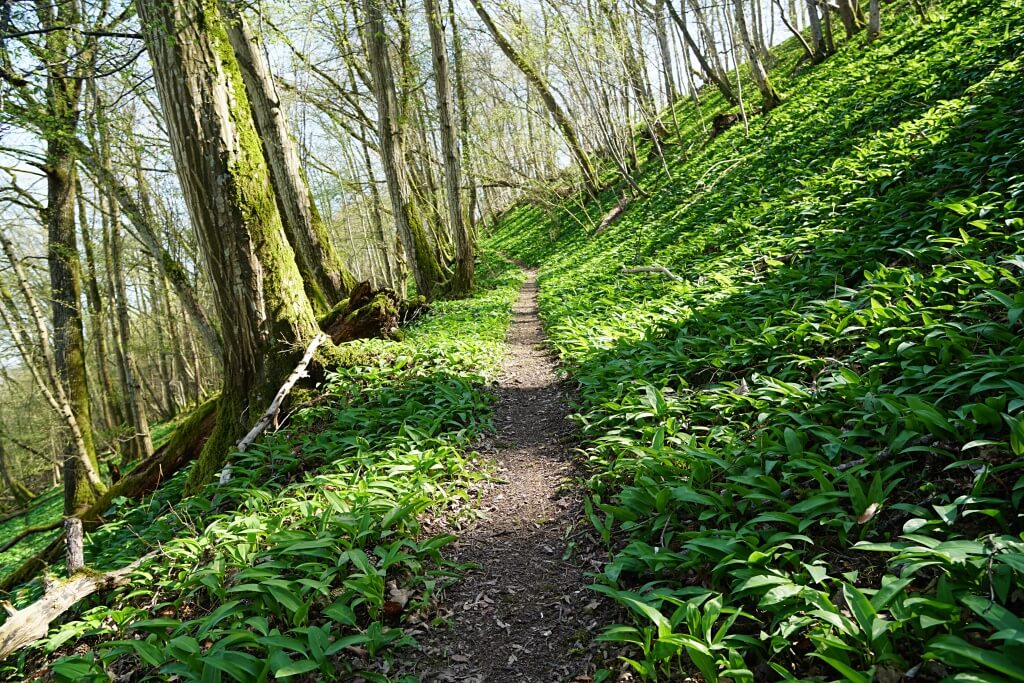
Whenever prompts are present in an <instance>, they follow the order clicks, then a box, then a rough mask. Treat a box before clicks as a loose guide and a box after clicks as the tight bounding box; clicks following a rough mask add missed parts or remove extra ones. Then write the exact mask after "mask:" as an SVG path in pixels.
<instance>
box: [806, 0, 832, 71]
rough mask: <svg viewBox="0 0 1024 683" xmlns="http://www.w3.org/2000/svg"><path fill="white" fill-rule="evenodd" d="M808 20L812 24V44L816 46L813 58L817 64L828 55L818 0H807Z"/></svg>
mask: <svg viewBox="0 0 1024 683" xmlns="http://www.w3.org/2000/svg"><path fill="white" fill-rule="evenodd" d="M807 20H808V23H809V24H810V26H811V44H812V45H813V46H814V48H813V56H812V59H813V61H814V63H815V64H817V63H819V62H821V61H822V60H823V59H825V57H826V56H827V55H828V47H827V46H826V45H825V35H824V34H823V33H822V31H821V15H820V14H819V13H818V3H817V0H807Z"/></svg>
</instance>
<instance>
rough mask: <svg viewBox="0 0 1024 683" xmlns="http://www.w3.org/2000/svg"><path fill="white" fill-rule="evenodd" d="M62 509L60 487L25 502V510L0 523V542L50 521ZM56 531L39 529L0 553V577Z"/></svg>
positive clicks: (37, 550)
mask: <svg viewBox="0 0 1024 683" xmlns="http://www.w3.org/2000/svg"><path fill="white" fill-rule="evenodd" d="M63 512H64V492H63V490H62V489H61V488H60V487H55V488H52V489H50V490H49V491H44V492H43V493H41V494H39V495H38V496H36V497H35V498H33V499H32V501H31V502H30V503H29V507H28V512H26V513H25V514H24V515H22V516H20V517H14V518H12V519H9V520H7V521H6V522H4V523H3V524H0V543H5V542H7V541H9V540H11V539H13V538H14V537H15V536H17V535H18V534H19V533H21V532H22V531H24V530H25V529H30V528H32V527H37V526H43V525H46V524H50V523H52V522H54V521H56V520H58V519H60V518H61V515H62V514H63ZM59 533H60V532H59V531H49V532H40V533H36V534H32V535H30V536H27V537H25V538H24V539H23V540H22V541H20V542H19V543H16V544H15V545H14V546H12V547H11V548H9V549H8V550H7V551H6V552H2V553H0V576H3V575H4V574H6V573H7V572H8V571H13V570H14V569H15V568H17V567H18V565H20V564H21V563H22V562H23V561H24V560H26V559H28V558H29V557H31V556H32V555H35V554H36V553H38V552H39V551H40V550H42V549H43V548H44V547H46V546H47V545H48V544H49V543H50V541H52V540H53V538H54V537H55V536H56V535H57V534H59Z"/></svg>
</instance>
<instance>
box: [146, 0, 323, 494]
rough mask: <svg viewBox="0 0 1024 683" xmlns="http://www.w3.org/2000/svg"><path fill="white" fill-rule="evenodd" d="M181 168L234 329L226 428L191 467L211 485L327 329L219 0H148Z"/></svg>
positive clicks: (221, 310)
mask: <svg viewBox="0 0 1024 683" xmlns="http://www.w3.org/2000/svg"><path fill="white" fill-rule="evenodd" d="M136 7H137V9H138V12H139V15H140V19H141V23H142V27H143V32H144V37H145V41H146V46H147V48H148V50H149V56H150V59H151V60H152V62H153V73H154V79H155V81H156V87H157V92H158V94H159V96H160V103H161V107H162V109H163V113H164V117H165V119H166V122H167V129H168V133H169V137H170V142H171V151H172V152H173V155H174V160H175V164H176V166H177V169H178V175H179V178H180V180H181V186H182V190H183V193H184V196H185V202H186V205H187V206H188V208H189V214H190V215H191V218H192V223H193V225H194V226H195V230H196V234H197V236H198V238H199V245H200V248H201V250H202V254H203V256H204V260H205V263H206V271H207V276H208V277H209V279H210V282H211V286H212V290H213V300H214V305H215V307H216V310H217V312H218V315H219V317H220V320H221V323H222V333H223V338H224V358H223V360H224V383H223V389H222V391H221V396H220V399H219V401H218V405H217V426H216V428H215V430H214V432H213V434H212V435H211V437H210V438H209V440H208V441H207V442H206V445H205V446H204V447H203V451H202V454H201V455H200V457H199V461H198V462H197V463H196V465H195V467H194V468H193V469H192V472H191V473H190V476H189V481H188V484H187V486H186V492H187V493H195V492H196V491H198V490H199V489H201V488H202V487H204V486H205V485H206V484H208V483H210V482H211V481H212V480H213V478H214V476H215V474H216V473H217V472H218V471H219V470H220V467H221V465H222V464H223V462H224V459H225V457H226V456H227V453H228V450H229V449H230V448H231V447H232V446H233V445H234V444H235V443H236V442H237V441H238V439H239V438H241V436H242V435H244V434H245V433H246V431H247V430H248V424H247V421H248V419H250V418H248V417H247V416H248V415H249V414H250V413H251V412H252V411H250V410H249V405H250V404H252V405H254V406H260V407H262V406H264V405H267V404H268V403H269V402H270V399H271V397H272V396H273V395H274V394H275V393H276V390H277V388H278V386H279V385H280V383H281V380H282V379H283V378H284V376H285V375H287V373H288V372H289V370H290V369H291V367H292V366H293V365H294V362H293V361H294V359H296V358H298V356H299V355H301V350H302V349H303V348H304V347H305V345H306V344H307V343H308V341H309V340H310V339H312V338H313V336H314V335H316V334H317V333H318V332H319V330H318V329H317V326H316V321H315V319H314V316H313V309H312V306H311V304H310V302H309V299H308V298H307V296H306V294H305V290H304V288H303V284H302V277H301V275H300V273H299V268H298V266H297V265H296V262H295V255H294V253H293V252H292V250H291V248H290V247H289V246H288V241H287V238H286V236H285V234H284V228H283V227H282V222H281V216H280V214H279V213H278V209H277V205H276V203H275V198H274V196H273V192H272V191H271V189H270V187H271V186H270V172H269V170H268V168H267V164H266V161H265V159H264V157H263V151H262V149H261V144H260V140H259V136H258V135H257V132H256V127H255V124H254V123H253V120H252V114H251V112H250V110H249V105H248V102H247V100H246V95H245V87H244V83H243V81H242V76H241V73H240V69H239V66H238V63H237V61H236V59H235V57H234V54H233V52H232V49H231V45H230V43H229V41H228V37H227V32H226V29H225V27H224V24H223V21H222V19H221V17H220V16H219V14H218V12H217V10H216V7H211V6H210V4H209V3H208V2H205V1H204V0H138V2H136Z"/></svg>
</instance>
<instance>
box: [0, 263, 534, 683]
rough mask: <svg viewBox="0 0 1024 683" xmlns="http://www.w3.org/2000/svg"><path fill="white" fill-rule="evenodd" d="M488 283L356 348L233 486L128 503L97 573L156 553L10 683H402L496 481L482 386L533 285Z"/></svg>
mask: <svg viewBox="0 0 1024 683" xmlns="http://www.w3.org/2000/svg"><path fill="white" fill-rule="evenodd" d="M478 277H479V278H480V280H481V287H480V292H479V293H478V295H477V296H475V297H474V298H472V299H470V300H465V301H458V302H443V303H439V304H437V305H436V306H434V308H433V310H432V312H431V313H430V314H428V315H427V316H425V317H424V318H423V319H421V320H420V321H418V322H417V323H416V324H414V325H413V326H412V327H411V328H410V329H409V330H408V332H407V335H406V337H405V339H404V340H402V341H388V342H385V341H379V340H377V341H366V342H358V343H353V344H348V345H345V347H344V355H345V356H346V357H347V359H348V360H347V362H346V363H344V364H343V367H340V368H338V369H337V371H336V372H333V373H331V374H330V375H329V376H328V378H327V380H326V381H325V383H324V386H323V387H322V390H323V391H322V394H321V393H320V392H317V393H315V394H314V393H312V392H310V395H309V396H308V397H306V401H305V404H304V405H302V407H300V408H299V409H298V410H295V411H294V412H292V413H291V414H290V415H289V416H288V417H287V424H286V426H285V427H284V428H283V429H282V430H280V431H279V432H277V433H276V434H274V435H272V436H269V437H267V438H265V439H263V440H262V441H260V442H259V443H258V444H257V445H255V446H253V447H252V448H250V449H249V450H248V451H246V452H245V453H244V454H235V455H234V456H233V458H232V463H233V472H234V476H233V478H232V479H231V480H230V482H228V483H227V484H226V485H224V486H220V487H217V486H211V487H210V488H209V489H208V490H207V491H206V492H205V493H204V494H203V495H199V496H194V497H191V498H188V499H185V500H182V499H181V488H182V486H183V483H184V480H185V477H187V473H182V474H180V475H179V476H177V477H176V478H175V479H174V480H172V481H169V482H168V483H167V484H165V485H164V486H162V487H161V488H160V489H159V491H158V492H157V493H156V494H155V495H154V496H153V497H152V498H151V499H149V500H147V501H146V502H145V503H143V504H141V505H139V504H135V503H132V502H130V501H127V500H125V501H118V505H117V506H115V507H116V508H117V509H115V510H113V511H112V512H111V515H112V516H113V517H114V518H115V519H114V521H113V522H111V523H110V524H107V525H106V526H105V527H103V528H102V529H100V530H99V531H97V532H95V533H93V534H91V536H90V537H89V538H88V539H87V540H88V544H87V549H86V561H87V563H88V564H89V566H90V567H91V568H94V569H97V570H104V569H107V568H113V567H120V566H124V565H125V564H127V563H129V562H130V561H131V560H133V559H134V558H136V557H139V556H140V555H143V554H145V553H146V552H148V551H150V550H152V549H154V548H156V549H159V555H158V559H156V560H154V561H153V562H150V563H147V564H146V565H144V566H143V567H142V568H141V570H140V571H139V572H138V574H137V577H136V579H135V580H134V581H133V583H132V585H131V586H129V587H127V588H125V589H121V590H119V591H118V592H117V593H115V594H113V595H107V596H104V597H103V598H102V604H92V605H85V606H83V607H82V609H81V610H80V612H79V613H78V614H77V615H76V618H74V619H70V620H66V621H65V622H64V623H62V624H60V625H59V626H55V627H54V628H52V629H51V632H50V635H49V637H48V638H47V640H45V641H43V642H42V643H41V644H40V645H39V646H38V647H36V648H34V649H30V650H27V651H23V652H22V653H20V654H19V655H16V656H13V657H11V658H9V659H8V661H6V662H5V663H3V664H0V678H2V677H10V678H18V677H20V676H25V675H26V674H27V675H29V676H36V675H41V673H42V669H43V668H45V667H50V668H51V669H52V672H53V675H54V677H55V679H56V680H58V681H106V680H109V677H110V676H129V675H130V677H132V680H139V679H145V678H160V679H162V678H168V677H179V678H180V679H182V680H202V681H219V680H239V681H256V680H267V679H270V678H277V679H283V680H288V679H293V680H299V679H301V680H311V679H316V680H335V679H343V680H354V679H358V678H362V679H363V680H368V681H383V680H388V676H387V671H388V670H389V668H390V661H391V657H392V656H393V653H394V651H395V650H396V649H397V648H399V647H401V646H402V645H405V644H408V643H409V642H410V639H409V637H408V636H407V635H406V634H405V633H404V632H403V630H402V628H401V625H402V623H403V622H404V621H405V620H406V619H407V618H413V619H415V618H418V615H417V612H418V610H419V607H420V606H421V605H424V604H427V603H428V602H429V601H430V597H431V595H432V594H433V591H434V589H435V586H437V584H438V582H443V581H447V580H448V577H450V576H451V575H452V572H453V569H454V568H453V567H451V566H450V565H449V564H447V563H446V562H445V561H444V560H443V559H442V558H441V554H440V550H441V549H442V548H443V547H444V546H445V545H446V544H447V543H448V542H450V541H451V540H452V537H451V536H449V535H444V534H439V533H437V531H436V530H434V529H435V528H440V527H441V526H443V525H442V524H436V526H434V525H432V522H433V521H435V520H436V521H440V520H444V519H450V518H452V517H453V516H456V515H458V514H460V512H461V511H463V509H464V508H465V506H466V504H467V502H469V501H470V500H471V499H472V496H473V487H474V484H475V482H477V481H479V480H480V478H481V477H483V476H484V474H485V473H484V472H483V471H482V468H481V464H480V463H479V462H478V461H477V460H476V459H475V458H474V454H473V453H472V452H471V451H470V450H469V449H470V447H471V442H472V440H473V439H474V437H475V436H476V435H477V434H479V433H480V432H481V431H482V430H484V429H486V428H488V426H489V424H490V402H491V397H490V396H489V395H488V393H487V391H486V386H485V385H486V382H487V381H488V380H489V379H490V378H492V377H493V376H494V374H495V373H496V372H497V370H498V366H499V361H500V359H501V345H502V342H503V340H504V336H505V333H506V331H507V329H508V324H509V317H510V308H511V304H512V302H513V301H514V299H515V297H516V293H517V290H518V286H519V284H520V282H521V281H522V274H521V272H520V271H519V270H518V269H517V268H515V267H514V266H511V265H509V264H507V263H504V262H503V261H500V260H497V259H495V258H493V257H490V256H486V255H485V256H484V257H483V260H482V262H481V265H480V272H479V275H478ZM39 590H40V589H39V587H38V586H36V585H30V586H27V587H25V588H24V589H23V590H22V591H21V592H20V593H19V595H18V598H19V601H20V602H22V603H26V602H29V601H31V600H32V599H33V598H34V597H35V596H36V595H38V593H39Z"/></svg>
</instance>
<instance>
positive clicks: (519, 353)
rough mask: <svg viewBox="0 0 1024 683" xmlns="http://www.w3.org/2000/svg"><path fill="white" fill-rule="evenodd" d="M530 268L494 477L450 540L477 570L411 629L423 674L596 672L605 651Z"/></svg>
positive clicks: (514, 329)
mask: <svg viewBox="0 0 1024 683" xmlns="http://www.w3.org/2000/svg"><path fill="white" fill-rule="evenodd" d="M528 275H529V278H528V280H527V282H526V283H525V285H524V286H523V288H522V290H521V292H520V296H519V301H518V302H517V304H516V305H515V307H514V309H513V318H512V326H511V330H510V332H509V336H508V342H507V344H508V353H507V356H506V358H505V360H504V363H503V366H502V374H501V377H500V379H499V381H498V386H497V388H496V390H495V393H496V394H497V396H498V403H497V406H496V408H495V424H496V427H497V433H496V434H495V435H494V436H493V437H492V438H490V439H488V440H486V441H485V442H484V443H483V444H482V445H481V447H480V450H481V451H482V452H485V453H488V452H492V453H493V456H494V458H495V460H496V473H495V476H496V478H497V482H496V483H495V484H494V485H493V486H491V487H489V489H488V490H487V491H486V493H485V494H484V495H483V497H482V498H481V500H480V502H479V506H478V509H479V512H480V517H479V519H478V520H477V521H476V522H474V523H473V524H472V525H471V526H470V527H469V528H467V529H465V530H463V531H462V532H460V533H459V534H458V535H459V540H458V541H457V542H456V543H455V544H453V547H454V558H453V559H454V560H455V561H456V562H460V563H472V564H473V565H475V568H474V569H471V570H470V571H469V572H468V573H467V574H466V575H465V576H464V577H462V579H461V580H460V581H458V582H457V583H456V584H455V585H454V586H453V587H451V588H450V589H448V590H447V591H446V592H445V593H444V594H442V595H441V596H440V605H439V606H438V616H439V617H441V622H442V625H441V626H433V627H426V626H425V625H422V626H420V627H419V628H416V627H413V628H412V629H411V630H410V633H412V635H414V637H415V638H416V639H417V641H418V643H419V649H418V652H416V653H415V654H413V656H412V657H411V659H405V658H403V660H404V661H403V664H402V666H401V667H400V668H401V669H402V673H409V674H412V675H414V676H416V677H418V678H419V679H420V680H421V681H423V682H424V683H433V682H448V681H457V682H460V683H463V682H464V683H470V682H473V683H483V682H485V681H487V682H491V681H493V682H501V681H537V682H540V683H548V682H553V681H589V680H591V678H590V674H592V673H593V671H594V669H595V668H596V666H597V665H599V664H600V663H601V662H602V661H603V660H604V658H605V654H604V652H603V647H601V644H600V643H596V642H594V638H595V636H597V635H598V633H599V632H600V627H599V623H601V624H606V623H608V621H607V615H605V614H602V615H600V618H599V615H598V612H602V613H603V612H605V611H606V610H607V609H608V608H607V607H606V606H604V605H603V604H602V601H601V600H600V599H599V598H600V596H599V595H598V594H596V593H594V592H593V591H590V590H587V588H586V586H587V585H588V583H589V582H588V581H587V578H586V576H585V572H588V571H590V572H592V571H595V570H597V569H599V568H600V560H601V557H600V555H599V553H598V552H597V550H596V549H595V546H594V544H593V540H592V539H591V538H590V536H589V533H588V527H587V525H586V523H585V519H584V518H583V515H582V512H581V505H580V492H579V489H578V487H577V486H576V485H575V484H574V480H573V475H574V473H575V472H574V466H573V462H572V448H573V444H574V432H573V427H572V425H571V423H570V422H569V421H568V419H567V414H568V405H567V398H568V393H567V389H566V387H565V386H564V385H563V384H562V383H560V382H559V380H558V378H557V376H556V374H555V365H554V362H553V361H552V358H551V356H550V355H549V353H548V352H547V351H546V350H545V348H544V347H543V342H544V333H543V331H542V329H541V326H540V320H539V318H538V316H537V281H536V274H535V273H533V272H529V273H528ZM436 621H437V620H436V619H435V623H436ZM445 622H446V623H447V625H444V623H445Z"/></svg>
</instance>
